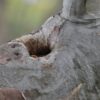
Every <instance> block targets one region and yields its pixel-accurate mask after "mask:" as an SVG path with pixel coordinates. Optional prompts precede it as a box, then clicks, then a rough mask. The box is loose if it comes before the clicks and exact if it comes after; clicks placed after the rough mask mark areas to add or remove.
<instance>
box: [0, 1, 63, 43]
mask: <svg viewBox="0 0 100 100" xmlns="http://www.w3.org/2000/svg"><path fill="white" fill-rule="evenodd" d="M61 1H62V0H0V44H2V43H5V42H7V41H9V40H12V39H14V38H17V37H19V36H21V35H24V34H27V33H30V32H31V31H33V30H36V29H38V28H39V27H40V26H41V25H42V24H43V23H44V22H45V20H46V19H47V18H48V17H49V16H51V15H53V14H54V13H55V12H58V11H59V9H60V7H59V6H61Z"/></svg>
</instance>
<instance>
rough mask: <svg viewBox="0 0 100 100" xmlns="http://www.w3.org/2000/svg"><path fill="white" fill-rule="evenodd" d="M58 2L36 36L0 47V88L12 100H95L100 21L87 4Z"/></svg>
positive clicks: (99, 87)
mask: <svg viewBox="0 0 100 100" xmlns="http://www.w3.org/2000/svg"><path fill="white" fill-rule="evenodd" d="M63 2H64V3H63V9H62V11H61V12H60V13H59V14H57V15H55V16H53V17H50V18H49V19H48V20H47V21H46V22H45V23H44V25H42V27H41V29H39V30H38V31H37V32H32V33H31V34H28V35H25V36H22V37H20V38H18V39H15V40H12V41H11V42H9V43H7V44H4V45H1V46H0V86H1V89H4V87H9V89H10V88H15V89H17V90H19V91H20V92H21V93H22V96H23V98H21V97H20V99H18V100H23V99H25V100H100V80H99V79H100V68H99V66H100V34H99V33H100V28H99V27H100V26H99V24H98V22H99V20H100V19H99V18H98V19H96V18H94V17H93V18H92V19H91V17H89V16H88V15H86V14H87V12H86V2H87V0H64V1H63ZM87 16H88V17H87ZM6 91H7V90H6ZM1 93H2V91H1ZM15 93H16V94H18V93H17V92H16V91H15ZM11 94H12V92H11ZM9 95H10V94H9ZM3 96H5V98H6V97H7V96H6V95H3ZM13 98H14V97H13ZM0 100H4V99H0ZM10 100H14V99H10Z"/></svg>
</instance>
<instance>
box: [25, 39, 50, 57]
mask: <svg viewBox="0 0 100 100" xmlns="http://www.w3.org/2000/svg"><path fill="white" fill-rule="evenodd" d="M24 44H25V46H26V47H27V49H28V52H29V54H30V56H33V57H43V56H46V55H48V54H49V53H50V52H51V48H50V44H49V43H48V44H45V43H43V42H42V43H41V41H38V40H35V39H34V40H33V39H29V41H27V42H25V43H24Z"/></svg>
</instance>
